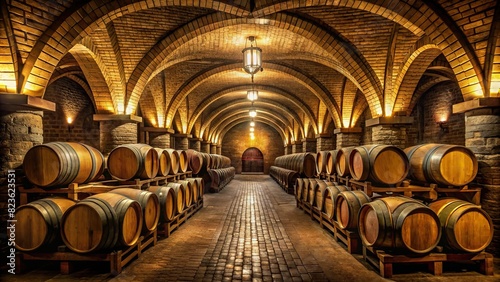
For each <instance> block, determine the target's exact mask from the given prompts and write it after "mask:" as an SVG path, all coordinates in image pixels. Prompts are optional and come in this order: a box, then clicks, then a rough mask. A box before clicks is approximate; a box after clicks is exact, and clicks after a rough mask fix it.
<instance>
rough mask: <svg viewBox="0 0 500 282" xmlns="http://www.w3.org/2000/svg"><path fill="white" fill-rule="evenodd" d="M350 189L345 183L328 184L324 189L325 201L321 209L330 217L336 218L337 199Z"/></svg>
mask: <svg viewBox="0 0 500 282" xmlns="http://www.w3.org/2000/svg"><path fill="white" fill-rule="evenodd" d="M348 190H349V189H348V188H347V187H346V186H344V185H338V184H334V185H327V186H326V188H325V190H324V191H323V203H322V205H321V210H322V211H323V212H324V213H325V214H326V215H327V216H328V218H329V219H332V220H333V219H334V218H335V200H336V199H337V195H338V194H340V193H341V192H344V191H348Z"/></svg>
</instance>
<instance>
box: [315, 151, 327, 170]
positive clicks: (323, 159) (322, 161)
mask: <svg viewBox="0 0 500 282" xmlns="http://www.w3.org/2000/svg"><path fill="white" fill-rule="evenodd" d="M328 152H329V151H319V152H318V153H316V174H318V175H320V174H322V173H326V165H327V155H328Z"/></svg>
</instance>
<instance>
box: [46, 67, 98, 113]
mask: <svg viewBox="0 0 500 282" xmlns="http://www.w3.org/2000/svg"><path fill="white" fill-rule="evenodd" d="M81 73H82V72H81V71H71V72H65V73H62V74H61V75H58V76H56V77H51V78H50V81H49V84H48V85H50V84H52V83H54V82H56V81H57V80H58V79H61V78H63V77H67V78H69V79H71V80H73V81H74V82H76V83H77V84H78V85H80V87H81V88H82V89H83V91H85V94H87V96H88V97H89V99H90V101H91V102H92V106H93V109H94V113H97V106H96V104H95V99H94V96H93V95H92V89H90V86H89V85H88V84H87V82H86V81H84V80H83V79H81V78H80V77H78V76H77V74H81Z"/></svg>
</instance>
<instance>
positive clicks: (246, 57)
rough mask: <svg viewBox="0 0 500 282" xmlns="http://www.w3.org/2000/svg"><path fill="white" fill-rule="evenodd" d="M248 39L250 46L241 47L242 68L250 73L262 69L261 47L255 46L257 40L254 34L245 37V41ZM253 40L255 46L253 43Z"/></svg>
mask: <svg viewBox="0 0 500 282" xmlns="http://www.w3.org/2000/svg"><path fill="white" fill-rule="evenodd" d="M248 41H250V47H246V44H245V49H243V51H242V52H243V69H244V70H245V71H246V72H247V73H249V74H251V75H252V81H253V75H254V74H256V73H257V72H259V71H261V70H262V49H260V48H259V47H257V42H256V41H255V37H254V36H250V37H248V38H247V42H248ZM254 42H255V46H254V45H253V43H254Z"/></svg>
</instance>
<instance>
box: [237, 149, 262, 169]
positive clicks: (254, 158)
mask: <svg viewBox="0 0 500 282" xmlns="http://www.w3.org/2000/svg"><path fill="white" fill-rule="evenodd" d="M241 172H264V155H263V154H262V152H261V151H260V150H259V149H257V148H255V147H251V148H248V149H246V150H245V152H243V156H242V157H241Z"/></svg>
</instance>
